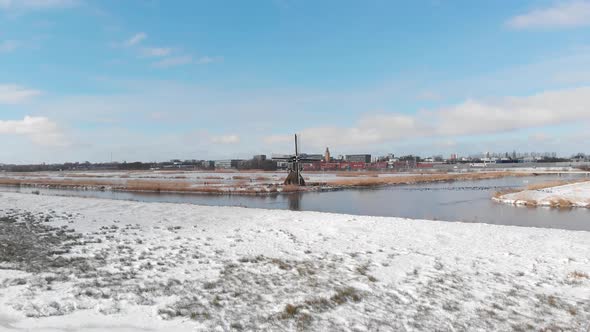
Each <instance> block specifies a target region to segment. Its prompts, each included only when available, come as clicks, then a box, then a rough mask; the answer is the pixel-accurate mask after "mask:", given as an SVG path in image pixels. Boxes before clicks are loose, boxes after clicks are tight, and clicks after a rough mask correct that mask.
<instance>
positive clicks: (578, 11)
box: [506, 0, 590, 29]
mask: <svg viewBox="0 0 590 332" xmlns="http://www.w3.org/2000/svg"><path fill="white" fill-rule="evenodd" d="M506 24H507V25H508V26H509V27H511V28H514V29H533V28H569V27H578V26H588V25H590V1H586V0H576V1H570V2H558V3H556V4H555V5H554V6H552V7H548V8H542V9H535V10H532V11H530V12H528V13H524V14H521V15H518V16H515V17H513V18H511V19H510V20H508V21H507V22H506Z"/></svg>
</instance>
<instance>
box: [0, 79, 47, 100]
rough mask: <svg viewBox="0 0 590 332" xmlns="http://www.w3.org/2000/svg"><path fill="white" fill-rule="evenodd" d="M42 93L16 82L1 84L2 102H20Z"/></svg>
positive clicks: (0, 94) (0, 95)
mask: <svg viewBox="0 0 590 332" xmlns="http://www.w3.org/2000/svg"><path fill="white" fill-rule="evenodd" d="M40 94H41V91H39V90H34V89H28V88H25V87H22V86H20V85H16V84H0V104H19V103H22V102H25V101H27V100H30V99H31V98H33V97H36V96H38V95H40Z"/></svg>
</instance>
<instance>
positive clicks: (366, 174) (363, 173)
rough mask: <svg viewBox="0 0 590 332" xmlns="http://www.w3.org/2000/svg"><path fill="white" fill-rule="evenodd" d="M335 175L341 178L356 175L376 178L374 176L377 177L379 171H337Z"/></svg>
mask: <svg viewBox="0 0 590 332" xmlns="http://www.w3.org/2000/svg"><path fill="white" fill-rule="evenodd" d="M336 176H337V177H341V178H357V177H364V178H368V177H371V178H376V177H379V173H375V172H347V173H338V174H336Z"/></svg>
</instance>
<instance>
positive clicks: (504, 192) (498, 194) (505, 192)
mask: <svg viewBox="0 0 590 332" xmlns="http://www.w3.org/2000/svg"><path fill="white" fill-rule="evenodd" d="M520 191H522V190H519V189H506V190H500V191H496V192H495V193H494V196H493V197H494V198H500V197H502V196H504V195H508V194H514V193H517V192H520Z"/></svg>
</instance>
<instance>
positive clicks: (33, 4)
mask: <svg viewBox="0 0 590 332" xmlns="http://www.w3.org/2000/svg"><path fill="white" fill-rule="evenodd" d="M77 4H78V0H0V10H2V9H5V10H8V9H17V10H23V9H52V8H66V7H72V6H75V5H77Z"/></svg>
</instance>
